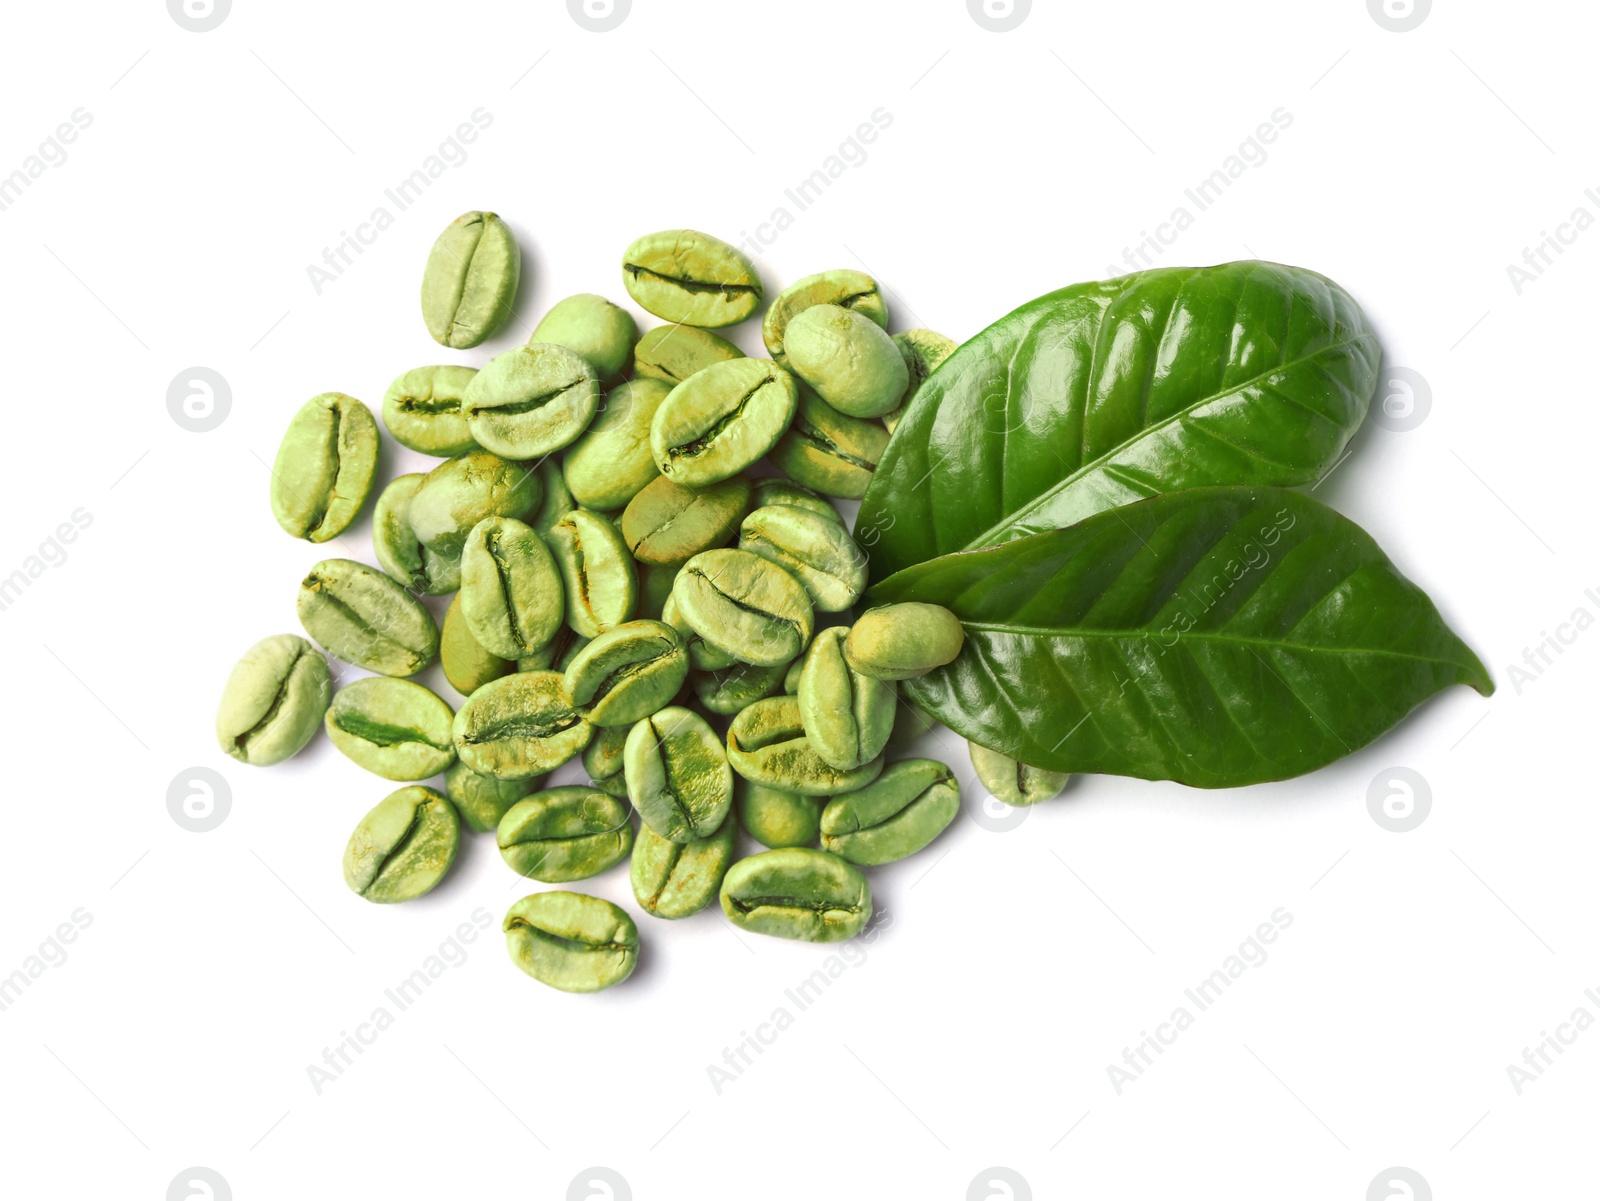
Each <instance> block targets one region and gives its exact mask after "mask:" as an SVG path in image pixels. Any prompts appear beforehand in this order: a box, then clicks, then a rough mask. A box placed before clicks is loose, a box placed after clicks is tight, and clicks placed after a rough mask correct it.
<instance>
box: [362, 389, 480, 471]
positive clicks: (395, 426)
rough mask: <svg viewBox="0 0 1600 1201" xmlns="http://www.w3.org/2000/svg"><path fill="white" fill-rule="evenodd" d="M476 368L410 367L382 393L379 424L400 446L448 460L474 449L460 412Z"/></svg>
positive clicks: (475, 446) (476, 445)
mask: <svg viewBox="0 0 1600 1201" xmlns="http://www.w3.org/2000/svg"><path fill="white" fill-rule="evenodd" d="M477 374H478V370H477V368H476V367H452V366H442V367H413V368H412V369H411V370H410V371H407V372H406V373H405V374H404V375H402V376H400V377H399V378H398V379H396V380H395V381H394V383H392V384H390V385H389V390H388V391H387V392H385V393H384V394H383V424H384V425H386V426H388V427H389V432H390V433H391V434H393V435H394V440H395V441H396V442H398V443H400V445H401V446H405V447H408V448H410V449H411V450H415V451H420V452H421V453H422V454H425V455H438V456H439V457H440V458H441V459H448V458H451V457H452V456H454V455H464V454H466V453H467V452H468V451H469V450H477V449H478V444H477V442H476V441H474V440H473V437H472V431H471V430H469V429H468V428H467V418H466V415H465V414H464V413H463V412H462V411H461V398H462V397H463V396H464V395H465V394H466V390H467V385H468V384H470V383H471V382H472V377H473V376H475V375H477Z"/></svg>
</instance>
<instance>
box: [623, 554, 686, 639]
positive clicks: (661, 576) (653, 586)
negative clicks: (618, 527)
mask: <svg viewBox="0 0 1600 1201" xmlns="http://www.w3.org/2000/svg"><path fill="white" fill-rule="evenodd" d="M623 538H624V539H626V538H627V535H626V534H624V535H623ZM677 579H678V565H677V564H676V563H642V564H640V566H639V616H640V617H647V618H649V619H650V620H652V621H660V620H661V610H662V609H664V608H665V607H666V604H667V598H668V597H670V596H671V595H672V585H673V584H674V583H675V582H676V581H677ZM669 624H670V623H669Z"/></svg>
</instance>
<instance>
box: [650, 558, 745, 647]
mask: <svg viewBox="0 0 1600 1201" xmlns="http://www.w3.org/2000/svg"><path fill="white" fill-rule="evenodd" d="M673 577H674V580H676V577H677V573H676V572H674V573H673ZM661 620H662V621H664V622H666V623H667V624H668V625H669V626H671V627H672V628H673V629H675V630H677V631H678V637H679V638H681V639H682V640H683V645H684V646H685V647H687V648H688V650H689V666H690V667H692V668H693V669H694V670H695V671H721V670H723V669H724V668H726V667H732V666H733V665H734V664H735V663H737V662H739V660H737V659H735V658H734V657H733V656H732V655H730V654H728V652H727V651H724V650H719V649H717V648H716V647H714V646H712V645H710V644H709V643H708V642H706V640H705V639H704V638H702V637H700V635H699V634H696V633H695V632H694V630H693V628H691V627H690V625H689V623H688V622H687V621H685V620H684V619H683V614H682V613H680V612H678V602H677V601H676V600H675V599H674V598H673V597H671V596H669V597H667V601H666V604H664V605H662V606H661Z"/></svg>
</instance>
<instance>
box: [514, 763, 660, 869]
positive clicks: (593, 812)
mask: <svg viewBox="0 0 1600 1201" xmlns="http://www.w3.org/2000/svg"><path fill="white" fill-rule="evenodd" d="M495 843H496V845H497V846H499V848H500V856H501V858H503V859H504V860H505V861H506V863H507V864H509V865H510V867H511V870H512V871H514V872H516V873H517V874H518V875H522V876H527V877H528V878H529V879H530V880H541V881H543V882H544V883H546V884H565V883H567V882H569V881H572V880H587V879H588V878H589V877H590V876H598V875H599V874H600V873H601V872H603V871H605V870H606V868H608V867H610V866H612V864H615V863H619V862H621V860H622V858H623V856H625V855H626V854H627V853H628V852H629V851H630V850H632V849H633V811H632V810H631V809H629V808H628V806H627V804H626V803H624V802H622V801H619V800H617V799H616V797H611V796H607V795H606V794H605V793H603V792H601V791H600V790H599V789H598V788H586V787H584V786H583V785H581V784H579V785H572V786H570V787H567V788H551V789H547V790H546V791H544V792H536V793H534V794H533V795H532V796H530V797H527V798H526V799H524V800H521V801H518V802H517V803H516V804H515V805H513V806H511V808H510V809H508V810H507V811H506V815H505V816H504V817H503V818H501V819H500V825H499V828H498V829H497V830H496V832H495Z"/></svg>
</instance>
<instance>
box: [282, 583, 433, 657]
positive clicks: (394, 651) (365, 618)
mask: <svg viewBox="0 0 1600 1201" xmlns="http://www.w3.org/2000/svg"><path fill="white" fill-rule="evenodd" d="M295 609H296V611H297V612H298V613H299V615H300V624H301V625H302V626H304V627H305V631H306V633H308V634H310V635H311V637H312V639H313V640H314V641H315V642H316V643H317V645H318V646H320V647H322V649H323V650H325V651H327V652H328V653H329V654H330V655H333V656H334V657H335V658H337V659H343V660H344V661H345V662H346V663H354V664H355V665H356V666H357V667H365V668H366V669H367V670H368V671H375V672H379V673H381V674H382V675H386V676H414V675H416V674H417V673H418V672H419V671H421V670H422V669H423V668H424V667H426V666H428V664H429V663H431V662H433V656H434V655H435V654H436V653H437V652H438V650H439V627H438V626H436V625H434V622H433V614H431V613H429V612H428V610H427V609H425V608H423V607H422V604H421V602H419V601H418V600H417V599H416V597H414V596H412V595H411V594H410V593H409V592H407V591H406V590H405V589H404V588H402V587H400V585H399V584H396V583H395V582H394V581H393V580H391V579H390V578H389V577H388V576H386V575H384V574H383V573H382V572H381V571H377V570H375V569H373V568H371V567H368V566H367V565H366V564H365V563H357V562H356V561H355V560H353V559H324V560H323V561H322V562H320V563H318V564H316V565H315V566H314V567H312V569H311V571H310V573H309V574H308V575H307V576H306V578H305V579H303V580H302V581H300V595H299V597H298V598H297V599H296V601H295Z"/></svg>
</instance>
